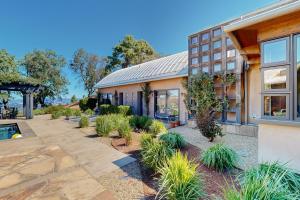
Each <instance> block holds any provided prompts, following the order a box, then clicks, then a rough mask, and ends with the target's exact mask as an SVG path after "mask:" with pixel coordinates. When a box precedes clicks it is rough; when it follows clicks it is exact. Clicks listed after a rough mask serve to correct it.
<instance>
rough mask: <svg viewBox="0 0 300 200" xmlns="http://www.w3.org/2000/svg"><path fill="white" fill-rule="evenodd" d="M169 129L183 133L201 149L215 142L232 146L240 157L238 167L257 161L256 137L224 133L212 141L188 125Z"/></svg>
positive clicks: (250, 164)
mask: <svg viewBox="0 0 300 200" xmlns="http://www.w3.org/2000/svg"><path fill="white" fill-rule="evenodd" d="M170 131H175V132H178V133H180V134H182V135H183V137H184V138H185V139H186V140H187V141H188V142H189V143H190V144H192V145H195V146H197V147H199V148H200V149H202V150H206V149H208V148H209V147H210V146H212V145H213V144H216V143H220V142H223V143H225V144H227V145H229V146H230V147H232V148H233V149H234V150H235V151H236V152H237V153H238V155H239V157H240V163H239V166H238V167H239V168H241V169H248V168H250V167H252V166H255V165H257V163H258V158H257V155H258V152H257V151H258V149H257V148H258V140H257V138H256V137H249V136H244V135H236V134H230V133H225V136H223V137H217V138H216V139H215V141H214V142H213V143H211V142H208V139H207V138H206V137H204V136H202V134H201V133H200V132H199V130H198V129H195V128H190V127H188V126H179V127H176V128H173V129H170Z"/></svg>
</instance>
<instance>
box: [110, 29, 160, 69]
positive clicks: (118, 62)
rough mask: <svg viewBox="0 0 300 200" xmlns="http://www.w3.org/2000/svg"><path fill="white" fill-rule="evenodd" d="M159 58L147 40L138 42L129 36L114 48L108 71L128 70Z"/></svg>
mask: <svg viewBox="0 0 300 200" xmlns="http://www.w3.org/2000/svg"><path fill="white" fill-rule="evenodd" d="M157 57H159V55H158V54H157V53H156V52H155V50H154V49H153V48H152V47H151V45H150V44H149V43H148V42H147V41H145V40H136V39H135V38H134V37H133V36H131V35H127V36H125V38H124V39H123V40H122V41H121V42H120V43H119V44H117V45H116V46H115V47H114V48H113V52H112V56H109V57H108V65H107V67H106V68H107V70H108V71H112V70H114V69H116V68H127V67H130V66H131V65H136V64H140V63H143V62H146V61H149V60H153V59H155V58H157Z"/></svg>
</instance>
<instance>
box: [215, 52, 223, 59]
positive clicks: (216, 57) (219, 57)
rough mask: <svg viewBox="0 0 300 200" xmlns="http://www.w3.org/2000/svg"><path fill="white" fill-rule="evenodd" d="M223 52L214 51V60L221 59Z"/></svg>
mask: <svg viewBox="0 0 300 200" xmlns="http://www.w3.org/2000/svg"><path fill="white" fill-rule="evenodd" d="M221 57H222V55H221V52H218V53H214V60H221Z"/></svg>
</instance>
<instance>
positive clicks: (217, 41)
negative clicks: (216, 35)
mask: <svg viewBox="0 0 300 200" xmlns="http://www.w3.org/2000/svg"><path fill="white" fill-rule="evenodd" d="M215 43H220V46H219V47H215ZM212 46H213V50H217V49H221V48H222V40H221V39H220V40H215V41H213V44H212Z"/></svg>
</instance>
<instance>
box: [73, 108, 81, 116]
mask: <svg viewBox="0 0 300 200" xmlns="http://www.w3.org/2000/svg"><path fill="white" fill-rule="evenodd" d="M73 115H74V116H76V117H80V116H81V111H80V110H74V112H73Z"/></svg>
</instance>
